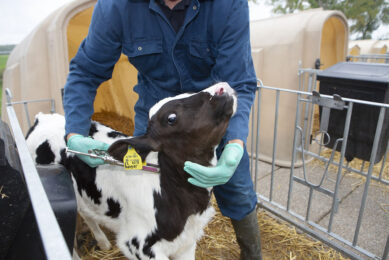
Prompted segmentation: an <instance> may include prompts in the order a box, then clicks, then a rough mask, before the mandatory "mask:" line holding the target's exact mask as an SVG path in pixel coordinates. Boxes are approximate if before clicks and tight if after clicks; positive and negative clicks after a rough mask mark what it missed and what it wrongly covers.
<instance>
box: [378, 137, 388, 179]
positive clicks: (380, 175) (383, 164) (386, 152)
mask: <svg viewBox="0 0 389 260" xmlns="http://www.w3.org/2000/svg"><path fill="white" fill-rule="evenodd" d="M388 153H389V140H388V144H387V145H386V151H385V154H384V159H383V160H382V166H381V170H380V174H379V175H378V179H379V180H382V173H383V172H384V168H385V162H386V157H387V156H388Z"/></svg>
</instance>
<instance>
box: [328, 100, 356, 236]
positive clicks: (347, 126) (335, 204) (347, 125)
mask: <svg viewBox="0 0 389 260" xmlns="http://www.w3.org/2000/svg"><path fill="white" fill-rule="evenodd" d="M352 110H353V103H352V102H350V103H349V105H348V108H347V115H346V123H345V126H344V131H343V140H342V148H341V152H340V159H339V166H338V175H337V177H336V184H335V191H334V197H333V200H332V208H331V215H330V221H329V223H328V232H331V228H332V222H333V220H334V215H335V213H336V212H337V209H338V203H339V202H338V192H339V185H340V179H341V176H342V169H343V165H342V164H343V161H344V155H345V153H346V146H347V139H348V132H349V129H350V122H351V114H352Z"/></svg>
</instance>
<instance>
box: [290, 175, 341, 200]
mask: <svg viewBox="0 0 389 260" xmlns="http://www.w3.org/2000/svg"><path fill="white" fill-rule="evenodd" d="M293 180H294V181H296V182H298V183H300V184H302V185H305V186H307V187H308V188H312V189H314V190H316V191H319V192H321V193H324V194H325V195H328V196H330V197H332V196H334V193H333V192H332V191H330V190H327V189H326V188H323V187H320V186H317V187H316V186H311V185H309V184H308V183H307V182H306V181H305V180H303V179H301V178H299V177H297V176H293Z"/></svg>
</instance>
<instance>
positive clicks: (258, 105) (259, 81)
mask: <svg viewBox="0 0 389 260" xmlns="http://www.w3.org/2000/svg"><path fill="white" fill-rule="evenodd" d="M257 83H258V84H259V86H258V102H257V136H256V146H255V155H256V157H255V184H254V188H255V191H256V190H257V176H258V154H259V143H260V138H259V128H260V121H261V95H262V87H263V83H262V81H261V80H260V79H258V80H257Z"/></svg>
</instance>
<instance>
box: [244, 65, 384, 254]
mask: <svg viewBox="0 0 389 260" xmlns="http://www.w3.org/2000/svg"><path fill="white" fill-rule="evenodd" d="M316 73H317V70H311V69H301V70H300V71H299V77H300V86H299V87H300V90H289V89H279V88H274V87H268V86H263V84H262V82H260V81H259V82H258V92H257V103H256V105H255V106H254V107H253V115H252V118H254V117H255V118H256V120H252V122H255V123H253V124H252V125H251V131H252V136H253V137H254V138H252V139H251V142H252V143H251V151H249V152H251V158H252V161H251V173H252V177H253V181H254V184H255V189H256V191H257V194H258V198H259V201H260V202H259V204H260V205H261V206H262V207H264V208H265V209H266V210H268V211H270V212H272V213H273V214H275V215H277V216H278V217H280V218H282V219H284V220H287V221H289V222H290V223H292V224H294V225H295V226H297V227H298V228H300V229H302V230H303V231H304V232H306V233H308V234H309V235H311V236H313V237H315V238H317V239H319V240H321V241H323V242H325V243H327V244H328V245H330V246H332V247H334V248H335V249H337V250H339V251H340V252H342V253H344V254H345V255H347V256H348V257H350V258H353V259H364V258H375V259H387V257H388V251H389V249H388V248H389V229H388V227H389V162H388V153H389V151H388V147H389V145H388V140H387V138H386V139H382V138H381V136H385V133H384V132H383V129H384V127H383V126H384V125H385V124H387V123H388V122H387V121H388V120H387V118H388V117H387V116H388V113H389V105H388V104H383V103H375V102H369V101H363V100H357V99H351V98H345V97H341V96H338V95H334V96H329V95H323V94H319V92H317V91H316V89H317V82H316ZM285 96H293V97H294V100H295V102H296V103H295V104H296V106H295V108H296V109H295V110H294V111H292V110H291V111H287V112H285V111H282V113H289V114H288V115H287V116H289V117H294V118H295V125H294V129H290V131H291V132H293V135H292V136H293V147H292V148H291V149H292V155H291V158H290V162H291V167H290V168H283V167H279V166H277V165H276V164H275V163H274V161H275V158H276V156H277V152H278V151H277V145H278V144H277V141H278V139H279V137H280V134H284V133H285V129H283V131H279V128H280V125H281V124H280V118H285V115H281V114H280V113H281V112H280V110H279V109H278V106H279V105H280V103H281V102H282V100H290V97H289V98H288V99H285V98H284V97H285ZM269 98H273V99H274V106H275V108H274V110H272V111H275V113H274V120H273V121H272V122H268V121H267V122H264V121H263V120H262V116H263V114H264V113H266V111H265V108H264V107H262V105H261V101H262V100H264V99H269ZM356 106H362V107H366V108H370V107H374V108H376V110H377V111H378V112H377V113H378V114H377V120H376V121H375V122H374V128H375V131H374V136H373V139H372V140H373V142H372V144H371V147H370V149H371V153H370V157H369V160H368V161H366V160H361V159H358V158H352V160H351V161H348V160H347V159H350V158H346V150H347V145H348V144H349V143H350V140H351V138H353V136H352V135H353V133H354V132H353V131H351V130H350V129H351V128H352V127H353V124H352V123H351V122H352V120H351V119H352V118H353V116H358V115H357V114H353V112H354V113H355V107H356ZM334 111H341V112H342V113H343V115H344V118H343V119H342V120H341V121H339V122H338V124H341V129H342V133H341V135H340V136H336V137H333V136H331V134H330V133H329V131H328V126H329V125H330V122H331V120H332V118H331V115H333V114H335V113H334ZM268 123H272V124H273V126H274V133H273V136H272V138H273V150H272V154H273V162H272V163H270V164H268V163H264V162H261V161H259V160H257V158H258V156H257V155H258V154H259V153H260V149H261V143H260V142H259V140H260V139H261V138H260V136H261V131H259V130H260V129H261V128H260V126H261V124H268ZM331 138H335V140H332V139H331ZM330 140H331V145H328V144H329V143H330ZM382 142H386V143H385V144H384V147H386V148H385V149H386V152H385V154H384V156H383V158H382V159H380V160H379V162H378V163H375V162H376V155H377V150H378V148H379V147H380V146H382V145H383V144H382ZM297 159H298V160H301V161H302V163H299V164H296V162H297Z"/></svg>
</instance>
